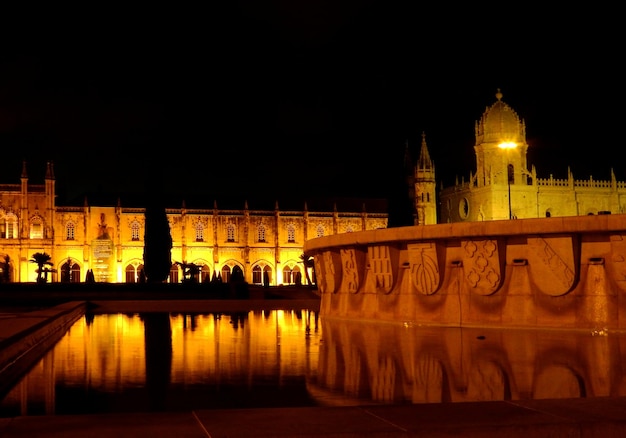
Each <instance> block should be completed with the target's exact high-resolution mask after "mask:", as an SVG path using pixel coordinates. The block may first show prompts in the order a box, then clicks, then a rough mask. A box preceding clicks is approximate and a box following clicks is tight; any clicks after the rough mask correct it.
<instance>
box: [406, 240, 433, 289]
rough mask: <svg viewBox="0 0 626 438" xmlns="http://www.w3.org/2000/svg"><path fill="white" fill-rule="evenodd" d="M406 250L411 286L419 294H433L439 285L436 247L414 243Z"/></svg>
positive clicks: (430, 244)
mask: <svg viewBox="0 0 626 438" xmlns="http://www.w3.org/2000/svg"><path fill="white" fill-rule="evenodd" d="M407 249H408V251H409V263H410V266H411V280H412V281H413V286H415V288H416V289H417V291H418V292H419V293H421V294H424V295H432V294H434V293H435V292H436V291H437V289H439V286H440V284H441V283H440V275H439V263H438V260H437V248H436V245H435V244H434V243H431V242H426V243H414V244H409V245H407Z"/></svg>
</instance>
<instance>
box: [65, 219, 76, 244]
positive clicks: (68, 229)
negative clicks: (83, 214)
mask: <svg viewBox="0 0 626 438" xmlns="http://www.w3.org/2000/svg"><path fill="white" fill-rule="evenodd" d="M75 238H76V225H75V224H74V222H73V221H67V222H66V223H65V240H74V239H75Z"/></svg>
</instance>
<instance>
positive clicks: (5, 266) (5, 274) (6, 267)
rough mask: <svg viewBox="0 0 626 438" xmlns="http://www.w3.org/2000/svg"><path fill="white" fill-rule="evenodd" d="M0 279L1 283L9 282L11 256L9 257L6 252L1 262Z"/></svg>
mask: <svg viewBox="0 0 626 438" xmlns="http://www.w3.org/2000/svg"><path fill="white" fill-rule="evenodd" d="M0 281H1V282H2V283H10V282H11V257H9V255H8V254H7V255H5V256H4V262H3V263H2V278H1V279H0Z"/></svg>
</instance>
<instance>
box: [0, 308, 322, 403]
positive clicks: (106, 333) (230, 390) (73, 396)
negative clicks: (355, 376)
mask: <svg viewBox="0 0 626 438" xmlns="http://www.w3.org/2000/svg"><path fill="white" fill-rule="evenodd" d="M235 321H236V323H235ZM242 321H243V324H242ZM150 332H152V334H157V336H156V337H155V338H154V341H155V342H150V341H149V340H148V337H149V336H151V335H150ZM320 336H321V333H320V332H319V330H318V325H317V315H316V314H315V313H314V312H312V311H310V310H301V311H287V310H272V311H259V312H252V311H251V312H245V313H236V314H231V313H216V314H191V313H186V314H172V315H168V314H162V313H152V314H144V315H140V314H107V315H95V316H94V318H93V320H90V319H88V318H83V319H81V320H79V321H78V322H76V323H75V324H74V325H73V326H72V328H71V329H70V330H69V331H68V333H67V334H66V335H65V336H64V337H63V338H62V339H61V341H60V342H59V343H58V344H57V345H56V346H55V347H54V348H53V349H52V350H51V351H50V352H48V353H47V354H46V355H45V356H44V357H43V358H42V359H41V361H40V362H39V363H38V364H37V365H36V366H35V367H34V368H33V369H32V370H31V371H30V372H29V373H28V374H27V376H26V377H25V378H24V379H23V380H22V382H20V383H19V384H18V385H17V386H16V387H15V388H13V390H11V392H10V393H9V394H8V395H7V397H6V398H5V399H4V400H1V401H0V410H1V411H2V412H11V413H12V415H16V414H20V415H36V414H42V413H48V414H54V413H64V412H68V411H69V410H70V409H83V410H84V411H83V412H86V411H89V410H90V409H94V410H96V411H97V410H98V409H104V410H107V409H108V410H109V411H118V412H124V411H142V410H150V409H152V408H153V407H154V406H158V407H159V408H160V409H167V410H181V409H182V410H184V409H188V410H193V409H194V408H198V406H199V405H198V404H200V406H204V407H207V408H210V407H236V406H240V407H243V406H246V405H249V404H252V403H256V404H257V406H255V407H259V406H260V405H261V403H263V400H262V399H261V400H259V398H258V397H259V394H260V393H262V394H266V395H267V394H269V395H267V397H268V398H267V400H266V406H272V403H285V399H281V394H280V393H281V391H283V396H284V395H285V394H286V393H288V394H289V396H290V397H297V399H296V398H292V399H291V402H292V403H294V405H297V403H307V404H309V405H310V404H311V402H310V400H308V396H307V395H306V385H305V381H306V376H307V375H309V374H310V373H315V372H316V369H317V363H318V352H319V339H320ZM165 370H167V373H164V371H165ZM253 388H256V389H254V390H253ZM294 388H295V390H294ZM155 389H156V390H155ZM146 394H148V395H149V396H148V397H147V396H146ZM155 397H158V398H159V400H154V398H155ZM246 397H248V398H247V399H246ZM272 397H273V398H272ZM298 400H299V401H298ZM98 404H102V405H103V407H98V406H97V405H98ZM106 404H109V405H110V406H109V407H107V406H106ZM81 405H82V406H81ZM76 406H78V408H76ZM16 411H18V412H19V413H18V412H16Z"/></svg>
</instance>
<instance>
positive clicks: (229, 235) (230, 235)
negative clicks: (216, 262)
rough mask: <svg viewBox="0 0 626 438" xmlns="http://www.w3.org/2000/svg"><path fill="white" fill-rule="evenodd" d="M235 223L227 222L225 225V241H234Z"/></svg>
mask: <svg viewBox="0 0 626 438" xmlns="http://www.w3.org/2000/svg"><path fill="white" fill-rule="evenodd" d="M235 231H236V229H235V225H234V224H228V225H226V241H227V242H234V241H235Z"/></svg>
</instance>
